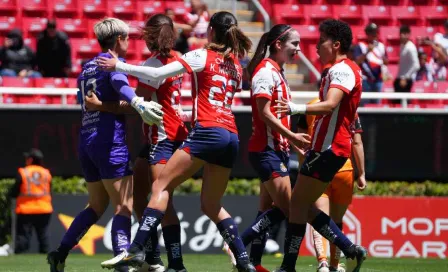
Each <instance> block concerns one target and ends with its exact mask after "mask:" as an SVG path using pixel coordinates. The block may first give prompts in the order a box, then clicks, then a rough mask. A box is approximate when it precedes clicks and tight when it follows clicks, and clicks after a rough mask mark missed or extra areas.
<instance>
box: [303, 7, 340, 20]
mask: <svg viewBox="0 0 448 272" xmlns="http://www.w3.org/2000/svg"><path fill="white" fill-rule="evenodd" d="M303 7H304V14H305V15H306V16H307V17H308V18H309V23H312V24H318V23H319V22H320V21H322V20H325V19H328V18H333V11H332V10H331V7H330V6H327V5H306V6H305V5H304V6H303Z"/></svg>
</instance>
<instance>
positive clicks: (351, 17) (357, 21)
mask: <svg viewBox="0 0 448 272" xmlns="http://www.w3.org/2000/svg"><path fill="white" fill-rule="evenodd" d="M333 16H334V17H335V18H337V19H340V20H343V21H345V22H347V23H349V24H351V25H362V18H363V17H362V9H361V7H360V6H357V5H334V6H333Z"/></svg>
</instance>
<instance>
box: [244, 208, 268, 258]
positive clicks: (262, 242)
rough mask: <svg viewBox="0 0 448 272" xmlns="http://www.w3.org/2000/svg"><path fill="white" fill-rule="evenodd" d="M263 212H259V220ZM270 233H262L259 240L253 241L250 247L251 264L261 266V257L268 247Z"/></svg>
mask: <svg viewBox="0 0 448 272" xmlns="http://www.w3.org/2000/svg"><path fill="white" fill-rule="evenodd" d="M262 213H263V212H262V211H258V213H257V217H256V218H258V217H259V216H260V215H261V214H262ZM268 236H269V235H268V232H265V233H264V234H263V233H262V234H261V236H260V237H259V238H255V239H254V240H253V241H252V244H251V247H250V258H249V259H250V262H251V263H252V264H253V265H259V264H261V257H262V256H263V251H264V248H265V247H266V241H267V240H268Z"/></svg>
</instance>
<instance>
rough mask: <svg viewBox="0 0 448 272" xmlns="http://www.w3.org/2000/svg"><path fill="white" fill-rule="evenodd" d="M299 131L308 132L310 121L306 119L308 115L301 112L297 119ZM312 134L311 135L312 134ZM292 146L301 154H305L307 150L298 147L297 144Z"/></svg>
mask: <svg viewBox="0 0 448 272" xmlns="http://www.w3.org/2000/svg"><path fill="white" fill-rule="evenodd" d="M297 133H305V134H306V133H308V123H307V121H306V115H305V114H300V115H299V119H298V120H297ZM310 136H311V135H310ZM292 148H293V149H294V150H295V151H296V152H297V153H299V154H300V155H302V156H304V155H305V150H303V149H300V148H298V147H296V146H295V145H293V146H292Z"/></svg>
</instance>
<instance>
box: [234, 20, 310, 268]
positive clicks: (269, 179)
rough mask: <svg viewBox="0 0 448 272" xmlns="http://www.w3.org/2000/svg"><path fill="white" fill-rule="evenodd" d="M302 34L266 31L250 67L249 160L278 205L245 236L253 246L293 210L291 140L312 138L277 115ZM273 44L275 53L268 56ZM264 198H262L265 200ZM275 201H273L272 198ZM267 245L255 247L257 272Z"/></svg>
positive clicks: (253, 258) (283, 27)
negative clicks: (288, 68)
mask: <svg viewBox="0 0 448 272" xmlns="http://www.w3.org/2000/svg"><path fill="white" fill-rule="evenodd" d="M299 44H300V37H299V33H298V32H297V31H296V30H295V29H293V28H292V27H291V26H290V25H284V24H279V25H275V26H274V27H272V28H271V30H270V31H269V32H266V33H264V34H263V36H262V37H261V39H260V42H259V44H258V47H257V50H256V52H255V55H254V57H253V58H252V60H251V61H250V63H249V65H248V72H249V75H250V77H251V79H252V88H251V103H252V114H253V118H252V119H253V124H252V128H253V129H252V136H251V138H250V140H249V160H250V162H251V164H252V166H253V167H254V169H255V170H256V171H257V173H258V175H259V177H260V180H261V182H262V187H264V189H265V191H266V192H267V193H268V197H270V198H271V199H272V200H273V201H274V203H275V205H276V207H274V208H272V209H268V210H267V211H265V212H262V211H260V212H259V213H258V217H257V219H256V220H255V222H254V223H253V224H252V225H251V226H250V227H248V228H247V229H246V230H245V231H244V233H243V234H242V235H241V238H242V240H243V243H244V245H245V246H247V245H248V244H249V243H250V242H252V241H253V240H254V239H255V238H258V237H260V236H261V235H263V234H265V233H266V231H267V229H268V228H269V227H270V226H272V225H274V224H277V223H279V222H281V221H282V220H283V219H285V216H286V217H287V216H288V214H289V201H290V198H291V182H290V180H289V172H288V163H289V143H290V142H291V143H292V144H294V145H295V146H299V147H305V146H306V145H307V144H309V140H308V139H309V136H308V135H306V134H295V133H293V132H291V123H290V118H289V116H285V115H281V114H277V113H275V109H274V107H273V106H274V104H275V101H276V100H280V99H281V98H285V99H286V100H287V101H290V98H291V93H290V89H289V86H288V83H287V81H286V79H285V77H284V75H283V64H285V63H286V62H288V61H291V60H292V59H293V58H294V56H295V55H297V52H298V51H299V50H300V46H299ZM268 47H269V53H270V54H269V57H268V58H264V57H265V55H266V53H267V51H268ZM263 200H264V198H263V199H262V198H260V201H261V203H263V202H264V201H263ZM272 200H271V202H272ZM258 249H260V250H258ZM262 249H263V244H260V245H259V246H258V244H257V245H253V247H252V251H251V261H253V264H254V265H255V267H256V269H257V271H262V272H265V271H268V270H267V269H265V268H263V267H262V266H261V264H260V263H261V255H262V253H263V251H262Z"/></svg>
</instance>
